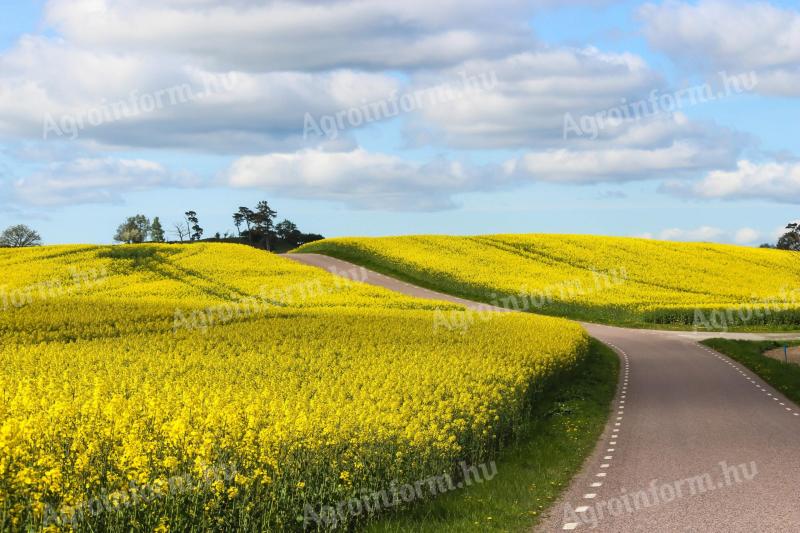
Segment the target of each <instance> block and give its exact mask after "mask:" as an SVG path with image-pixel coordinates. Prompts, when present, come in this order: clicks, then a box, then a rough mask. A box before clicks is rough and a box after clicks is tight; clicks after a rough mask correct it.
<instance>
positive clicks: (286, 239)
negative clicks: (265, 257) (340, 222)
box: [114, 200, 323, 250]
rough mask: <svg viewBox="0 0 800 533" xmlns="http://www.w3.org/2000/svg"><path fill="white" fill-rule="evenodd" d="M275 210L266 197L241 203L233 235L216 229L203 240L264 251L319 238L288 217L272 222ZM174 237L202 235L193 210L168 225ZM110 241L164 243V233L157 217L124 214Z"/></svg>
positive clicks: (189, 238)
mask: <svg viewBox="0 0 800 533" xmlns="http://www.w3.org/2000/svg"><path fill="white" fill-rule="evenodd" d="M277 216H278V212H277V211H275V210H274V209H272V208H271V207H270V205H269V203H268V202H267V201H266V200H262V201H260V202H258V203H257V204H256V205H255V207H254V208H253V209H251V208H249V207H245V206H241V207H239V209H238V210H237V211H236V212H235V213H233V215H232V219H233V224H234V226H235V227H236V233H237V234H236V235H229V234H228V232H225V234H224V235H220V234H219V232H217V233H216V234H215V235H214V237H212V238H209V239H205V240H208V241H217V242H239V243H243V244H249V245H251V246H255V247H257V248H263V249H265V250H280V249H288V248H295V247H297V246H300V245H301V244H305V243H307V242H311V241H316V240H320V239H322V238H323V237H322V235H319V234H317V233H303V232H302V231H300V230H299V229H298V227H297V224H295V223H294V222H292V221H291V220H289V219H284V220H282V221H281V222H278V223H276V222H275V219H276V217H277ZM170 233H171V234H172V236H174V237H175V240H173V241H171V242H196V241H200V240H202V238H203V234H204V229H203V227H202V226H200V219H199V218H198V215H197V212H196V211H186V212H185V213H184V214H183V220H181V221H179V222H175V223H173V224H172V229H171V231H170ZM114 241H116V242H121V243H126V244H138V243H142V242H147V241H149V242H167V239H166V232H165V230H164V227H163V226H162V224H161V221H160V220H159V218H158V217H155V218H154V219H153V221H152V222H150V220H149V219H148V218H147V217H146V216H145V215H138V214H137V215H134V216H132V217H128V218H127V219H126V220H125V222H123V223H122V224H120V226H119V227H118V228H117V232H116V233H115V234H114Z"/></svg>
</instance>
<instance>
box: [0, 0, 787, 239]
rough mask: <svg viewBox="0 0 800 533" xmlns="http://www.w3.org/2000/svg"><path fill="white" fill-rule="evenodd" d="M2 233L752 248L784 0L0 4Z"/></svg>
mask: <svg viewBox="0 0 800 533" xmlns="http://www.w3.org/2000/svg"><path fill="white" fill-rule="evenodd" d="M0 13H2V16H0V229H2V228H4V227H7V226H9V225H12V224H18V223H23V224H27V225H29V226H31V227H33V228H35V229H37V230H38V231H39V233H41V235H42V237H43V239H44V241H45V243H48V244H53V243H109V242H112V236H113V235H114V232H115V229H116V227H117V226H118V225H119V224H120V223H121V222H122V221H123V220H124V219H125V218H126V217H128V216H132V215H134V214H137V213H141V214H144V215H146V216H148V217H150V218H153V217H156V216H158V217H159V218H160V219H161V221H162V223H163V224H164V225H165V226H166V227H167V229H169V227H170V226H171V225H172V224H173V223H175V222H178V221H180V220H181V219H182V216H183V212H184V211H187V210H194V211H196V212H197V213H198V216H199V218H200V222H201V225H202V226H203V227H204V228H205V230H206V234H207V235H212V234H214V233H215V232H220V233H225V232H230V233H233V232H235V228H234V225H233V221H232V219H231V214H232V213H233V212H234V211H236V210H237V209H238V207H239V206H254V205H255V204H256V203H257V202H258V201H259V200H263V199H266V200H268V201H269V203H270V205H271V206H272V207H273V209H276V210H277V211H278V217H279V219H282V218H289V219H291V220H292V221H294V222H295V223H297V224H298V225H299V226H300V228H301V229H302V230H304V231H307V232H315V233H322V234H324V235H325V236H329V237H334V236H345V235H370V236H374V235H397V234H411V233H447V234H458V235H465V234H480V233H591V234H605V235H622V236H643V237H648V238H657V239H667V240H690V241H713V242H725V243H734V244H742V245H749V246H752V245H758V244H760V243H763V242H774V241H775V239H776V238H777V236H778V235H779V234H780V232H781V229H782V228H784V227H785V225H786V223H787V222H789V221H791V220H795V219H797V218H798V215H800V213H798V211H797V208H796V206H797V204H798V202H800V158H799V156H800V135H798V134H797V131H798V129H797V128H798V125H800V105H799V104H800V3H798V2H797V1H788V0H786V1H777V0H775V1H772V2H743V1H732V0H696V1H693V2H685V1H679V0H668V1H664V2H652V3H651V2H633V1H627V2H610V1H604V0H560V1H556V0H531V1H519V0H491V1H490V0H438V1H437V2H430V1H427V0H426V1H422V0H405V1H403V2H397V1H396V0H372V1H354V0H325V1H322V0H296V1H293V2H273V1H270V0H226V1H224V2H223V1H217V0H49V1H44V0H17V1H11V0H0Z"/></svg>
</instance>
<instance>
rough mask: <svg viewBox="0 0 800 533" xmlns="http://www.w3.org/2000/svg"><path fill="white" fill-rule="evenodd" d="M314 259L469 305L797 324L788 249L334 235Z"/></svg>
mask: <svg viewBox="0 0 800 533" xmlns="http://www.w3.org/2000/svg"><path fill="white" fill-rule="evenodd" d="M298 251H299V252H317V253H323V254H328V255H331V256H335V257H339V258H341V259H345V260H349V261H352V262H355V263H357V264H362V265H365V266H368V267H372V268H375V269H377V270H380V271H383V272H388V273H392V274H395V275H398V276H400V277H403V278H405V279H409V280H412V281H413V282H416V283H419V284H421V285H424V286H427V287H430V288H434V289H438V290H441V291H444V292H449V293H452V294H457V295H460V296H464V297H467V298H471V299H475V300H479V301H483V302H490V303H493V304H495V305H499V306H501V307H509V308H514V309H521V310H526V311H533V312H536V313H541V314H550V315H556V316H565V317H570V318H577V319H581V320H587V321H593V322H603V323H612V324H622V325H645V324H669V325H676V326H693V327H698V329H725V328H727V327H731V326H778V327H783V328H785V327H792V326H795V325H798V324H800V261H798V259H797V258H798V255H797V254H796V253H793V252H787V251H782V250H772V249H758V248H746V247H741V246H730V245H721V244H706V243H677V242H665V241H656V240H649V239H635V238H622V237H595V236H588V235H538V234H531V235H485V236H474V237H450V236H406V237H382V238H337V239H327V240H324V241H317V242H314V243H310V244H308V245H306V246H304V247H301V248H300V249H299V250H298Z"/></svg>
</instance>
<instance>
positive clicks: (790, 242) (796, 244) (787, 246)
mask: <svg viewBox="0 0 800 533" xmlns="http://www.w3.org/2000/svg"><path fill="white" fill-rule="evenodd" d="M786 229H788V230H789V231H787V232H786V233H784V234H783V235H781V238H780V239H778V246H777V247H778V248H780V249H781V250H791V251H793V252H800V225H799V224H798V223H797V222H792V223H791V224H788V225H787V226H786Z"/></svg>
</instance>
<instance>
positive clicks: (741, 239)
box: [733, 228, 761, 244]
mask: <svg viewBox="0 0 800 533" xmlns="http://www.w3.org/2000/svg"><path fill="white" fill-rule="evenodd" d="M760 238H761V233H760V232H759V231H757V230H754V229H753V228H741V229H739V230H737V231H736V233H734V234H733V241H734V242H735V243H736V244H753V243H754V242H756V241H757V240H758V239H760Z"/></svg>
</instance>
